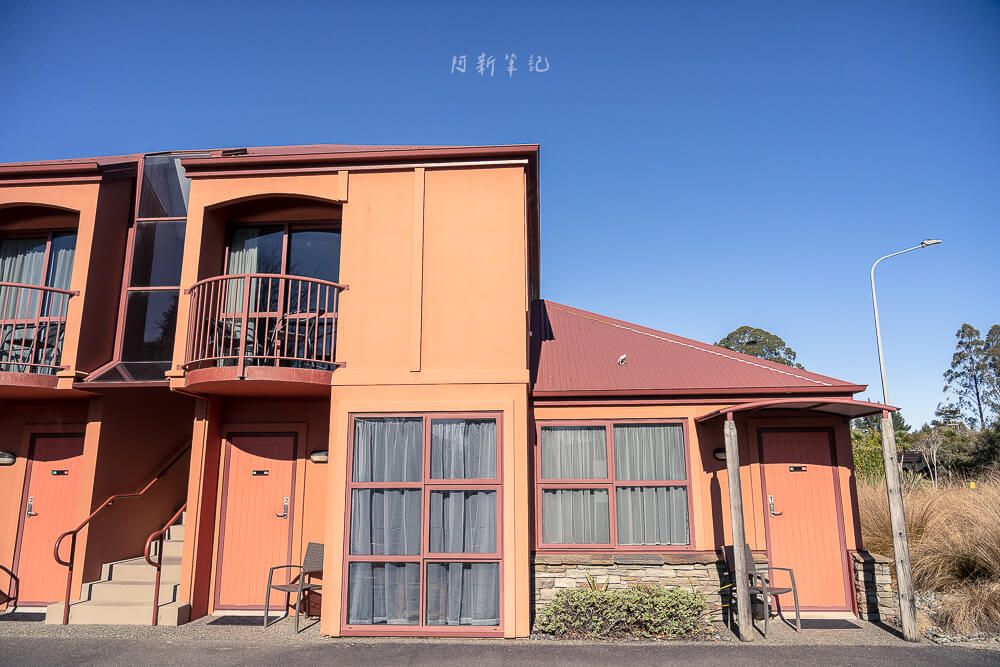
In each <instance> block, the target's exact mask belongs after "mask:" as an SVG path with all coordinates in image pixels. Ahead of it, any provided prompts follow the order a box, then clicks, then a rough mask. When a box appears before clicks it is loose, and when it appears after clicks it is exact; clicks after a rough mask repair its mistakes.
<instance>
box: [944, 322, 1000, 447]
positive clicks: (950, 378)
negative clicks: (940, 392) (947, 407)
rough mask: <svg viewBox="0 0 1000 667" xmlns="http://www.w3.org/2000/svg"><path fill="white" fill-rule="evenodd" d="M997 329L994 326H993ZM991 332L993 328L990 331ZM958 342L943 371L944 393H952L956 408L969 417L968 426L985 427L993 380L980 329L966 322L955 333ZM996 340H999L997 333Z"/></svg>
mask: <svg viewBox="0 0 1000 667" xmlns="http://www.w3.org/2000/svg"><path fill="white" fill-rule="evenodd" d="M994 328H996V327H994ZM990 331H991V333H992V331H993V329H991V330H990ZM955 337H956V338H957V339H958V343H956V345H955V354H954V355H953V356H952V358H951V368H949V369H948V370H946V371H945V372H944V381H945V385H944V391H946V392H947V391H952V392H953V393H954V394H955V397H956V399H957V401H958V402H957V405H958V408H959V409H960V410H962V413H963V414H966V415H967V414H968V413H972V414H971V416H969V417H968V421H969V425H970V426H973V427H974V426H975V425H976V424H977V423H978V424H979V428H985V427H986V424H987V422H986V412H987V411H988V410H989V409H990V407H991V406H992V405H994V402H995V400H996V399H995V397H994V396H993V390H992V387H991V385H995V384H996V378H995V377H994V378H992V381H991V378H990V370H991V368H990V366H991V364H990V359H989V355H988V354H987V351H986V350H987V348H986V343H985V342H984V341H983V339H982V338H980V334H979V329H977V328H976V327H974V326H972V325H971V324H968V323H965V324H962V326H961V327H959V329H958V331H956V332H955ZM996 338H998V339H1000V331H998V332H997V334H996Z"/></svg>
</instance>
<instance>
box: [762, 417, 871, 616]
mask: <svg viewBox="0 0 1000 667" xmlns="http://www.w3.org/2000/svg"><path fill="white" fill-rule="evenodd" d="M765 433H826V434H827V438H828V442H829V445H830V468H831V469H832V472H833V495H834V504H835V505H836V507H835V508H834V509H835V510H836V513H837V533H838V536H839V538H840V558H841V563H842V565H843V567H842V573H841V574H842V576H843V579H844V600H845V605H844V606H831V607H817V606H803V607H801V609H802V610H804V611H848V610H850V609H851V608H852V602H851V599H852V597H853V595H852V593H851V587H852V586H851V584H852V582H853V577H851V576H850V563H849V562H848V559H849V556H848V553H847V539H846V535H845V533H844V506H843V497H842V496H841V493H840V478H839V472H838V465H837V446H836V434H835V433H834V430H833V429H832V428H830V427H803V428H794V427H789V428H759V427H758V428H757V453H758V464H759V466H760V488H761V501H762V503H763V508H762V509H763V514H764V536H765V542H766V543H767V563H768V565H773V564H774V559H773V551H772V550H771V512H770V510H769V507H768V502H767V479H766V475H765V473H764V467H765V466H764V434H765ZM768 576H769V577H770V578H773V577H774V573H773V572H769V575H768Z"/></svg>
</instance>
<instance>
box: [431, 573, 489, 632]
mask: <svg viewBox="0 0 1000 667" xmlns="http://www.w3.org/2000/svg"><path fill="white" fill-rule="evenodd" d="M427 624H428V625H499V624H500V566H499V565H498V564H497V563H428V564H427Z"/></svg>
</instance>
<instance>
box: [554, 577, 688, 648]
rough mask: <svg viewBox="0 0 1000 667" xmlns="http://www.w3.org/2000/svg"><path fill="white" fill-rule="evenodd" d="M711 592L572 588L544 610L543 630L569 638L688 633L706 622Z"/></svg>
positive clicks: (685, 634)
mask: <svg viewBox="0 0 1000 667" xmlns="http://www.w3.org/2000/svg"><path fill="white" fill-rule="evenodd" d="M705 615H706V604H705V597H704V596H703V595H702V594H701V593H698V592H695V591H686V590H683V589H680V588H663V587H661V586H633V587H630V588H626V589H620V590H610V591H609V590H592V589H588V588H570V589H565V590H561V591H559V592H558V593H556V596H555V599H553V600H552V602H550V603H548V604H546V605H544V606H543V607H542V608H541V609H540V610H539V611H538V618H537V621H536V627H537V629H538V631H539V632H543V633H546V634H550V635H554V636H557V637H565V638H569V639H576V638H587V639H617V638H623V637H646V638H651V637H659V638H672V637H688V636H691V635H697V634H699V633H701V631H702V629H703V627H704V625H705Z"/></svg>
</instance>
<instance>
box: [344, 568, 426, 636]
mask: <svg viewBox="0 0 1000 667" xmlns="http://www.w3.org/2000/svg"><path fill="white" fill-rule="evenodd" d="M347 622H348V623H350V624H353V625H372V624H388V625H416V624H417V623H419V622H420V564H419V563H351V565H350V568H349V569H348V577H347Z"/></svg>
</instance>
